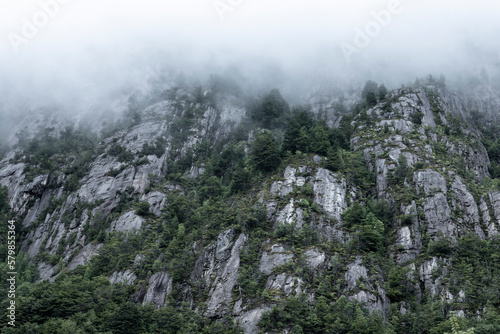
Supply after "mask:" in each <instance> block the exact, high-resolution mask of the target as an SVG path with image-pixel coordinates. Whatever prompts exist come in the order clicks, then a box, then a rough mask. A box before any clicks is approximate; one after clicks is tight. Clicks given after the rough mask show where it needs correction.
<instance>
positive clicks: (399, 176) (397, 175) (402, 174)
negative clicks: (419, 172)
mask: <svg viewBox="0 0 500 334" xmlns="http://www.w3.org/2000/svg"><path fill="white" fill-rule="evenodd" d="M409 172H410V171H409V168H408V163H407V160H406V157H405V156H404V155H403V154H400V155H399V158H398V167H397V168H396V170H395V171H394V181H395V182H396V184H402V183H403V182H404V180H405V179H406V177H407V176H408V174H409Z"/></svg>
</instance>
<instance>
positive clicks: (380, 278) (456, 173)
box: [0, 85, 500, 333]
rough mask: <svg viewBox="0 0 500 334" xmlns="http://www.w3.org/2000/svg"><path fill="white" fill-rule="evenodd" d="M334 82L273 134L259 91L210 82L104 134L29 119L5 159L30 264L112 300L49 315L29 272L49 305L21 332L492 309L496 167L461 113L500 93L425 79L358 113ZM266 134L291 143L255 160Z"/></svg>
mask: <svg viewBox="0 0 500 334" xmlns="http://www.w3.org/2000/svg"><path fill="white" fill-rule="evenodd" d="M278 94H279V93H278ZM321 94H322V93H321V91H320V90H317V91H315V92H313V93H312V94H311V95H310V98H309V102H311V103H312V104H313V107H312V108H311V109H312V113H310V114H308V113H307V112H304V111H302V112H301V110H302V109H297V110H295V111H294V112H293V113H291V114H287V112H283V113H281V114H280V113H277V114H276V115H275V119H273V122H271V123H269V124H274V125H272V126H268V127H270V130H271V131H272V132H270V131H269V130H262V129H261V128H259V126H262V124H261V123H259V120H255V117H253V115H254V114H253V110H254V109H252V108H259V106H261V107H262V106H265V103H264V102H262V104H259V103H257V104H256V106H255V105H253V106H252V105H251V106H250V107H244V103H242V102H241V96H239V95H238V94H234V93H227V92H226V93H224V94H219V95H218V97H217V98H214V93H213V92H212V91H210V90H207V91H205V92H203V91H202V90H201V88H197V89H192V90H189V89H187V90H177V89H173V90H170V91H168V94H164V95H162V96H163V98H162V99H160V101H159V102H156V103H154V104H152V105H150V106H148V107H146V108H144V109H142V110H137V111H135V110H134V112H132V113H131V116H132V119H131V120H129V123H127V124H126V126H123V127H122V128H119V129H115V130H114V131H108V132H106V131H105V132H104V135H102V136H100V137H98V136H97V135H95V134H92V132H86V131H84V129H83V128H79V127H74V128H71V127H69V128H68V127H67V125H68V124H67V123H58V124H52V125H51V126H52V128H48V125H47V124H44V123H42V124H40V128H39V130H35V129H29V131H31V132H33V133H35V132H36V131H39V132H38V136H39V137H38V138H37V140H26V142H24V143H23V142H21V143H19V144H18V147H17V148H16V149H14V150H12V151H11V152H9V153H8V154H7V155H6V156H5V157H4V158H3V159H2V161H0V184H1V185H4V186H6V187H7V189H8V203H9V206H10V208H11V212H10V214H11V215H12V216H13V217H14V219H15V220H16V221H17V225H18V226H17V229H18V230H17V231H18V235H19V242H18V244H19V245H20V249H19V251H20V252H24V253H27V254H28V257H29V259H31V260H28V257H26V258H23V259H24V260H23V261H25V262H26V263H29V262H30V261H31V262H33V263H36V267H37V269H38V275H35V274H34V275H33V276H32V277H29V278H26V279H25V280H26V281H30V280H32V281H34V280H38V281H43V280H49V281H50V282H53V283H52V284H53V285H52V287H58V286H59V285H60V284H66V285H67V286H70V287H74V286H75V284H80V285H81V284H84V285H85V286H86V287H87V286H88V289H89V294H91V295H93V296H94V297H93V298H95V303H96V304H99V303H100V302H102V300H108V302H109V303H110V305H113V306H110V308H108V309H105V308H104V309H103V310H106V312H104V313H102V315H98V316H97V318H95V314H94V315H92V316H91V315H90V314H91V310H94V311H95V310H96V306H88V305H87V304H85V305H84V306H82V309H81V310H80V312H83V313H84V314H85V315H84V316H82V318H77V317H76V316H75V315H74V314H73V313H71V312H69V313H64V312H62V313H61V314H64V316H58V315H57V314H58V313H57V312H55V313H54V314H48V315H47V314H43V312H42V311H41V310H42V309H43V307H42V306H43V305H51V303H54V301H53V300H52V301H49V299H48V298H47V297H44V298H41V297H39V298H41V300H42V301H45V303H46V304H44V302H42V303H41V304H40V305H41V306H30V305H28V304H29V303H28V301H29V300H31V298H34V296H37V292H36V291H37V289H39V287H40V286H45V285H44V284H48V283H46V282H45V283H44V282H40V283H33V282H26V284H27V286H28V287H27V288H26V290H25V291H24V292H23V293H22V294H21V297H19V298H20V305H21V306H20V310H21V312H24V314H30V313H31V314H34V315H36V317H35V318H34V319H35V320H33V321H30V320H28V319H25V320H23V321H24V322H23V324H22V326H25V327H21V329H20V330H23V328H24V330H25V329H26V328H30V327H29V326H32V327H33V328H34V327H36V328H39V329H40V328H48V327H47V326H49V325H48V324H49V323H50V322H51V321H52V322H57V321H68V322H70V321H71V322H72V324H73V323H74V324H75V326H77V327H78V326H80V327H82V326H83V323H85V324H86V325H85V326H87V325H88V324H92V326H93V328H94V330H95V331H96V332H104V331H107V330H109V331H112V332H116V333H119V332H120V331H119V330H117V329H116V328H117V327H116V326H117V325H116V323H117V321H118V320H117V319H121V318H120V317H121V316H123V314H129V313H130V314H132V315H133V316H137V317H141V319H143V322H144V323H143V324H142V325H141V326H142V329H141V330H142V331H144V332H147V333H149V332H160V329H159V328H164V332H165V333H174V332H189V330H191V332H201V331H202V328H204V327H205V329H204V330H205V331H207V332H213V333H216V332H224V331H225V332H227V333H229V332H231V331H234V332H237V331H238V329H237V324H239V326H241V328H242V330H243V331H244V332H245V333H256V332H258V331H259V329H262V330H264V331H266V332H286V331H293V332H300V330H302V331H303V332H305V333H312V332H315V331H316V332H340V333H351V332H357V333H383V332H385V333H387V332H395V333H422V332H425V331H429V330H431V329H434V330H451V329H450V327H449V326H450V322H449V320H447V318H448V316H449V311H450V310H455V311H458V312H459V314H461V315H462V316H464V317H466V319H468V320H464V321H463V322H464V323H466V322H468V323H469V325H471V326H472V325H474V326H477V328H479V329H481V328H486V327H485V326H490V325H491V324H494V323H495V321H496V320H495V319H498V316H497V315H495V312H498V308H499V306H500V300H499V298H498V296H499V295H500V291H499V289H500V281H499V280H500V264H499V263H498V261H497V259H498V256H499V255H500V240H499V238H498V237H497V236H498V234H499V232H498V231H499V230H500V191H499V188H498V185H499V182H498V180H497V179H492V177H491V175H490V173H489V170H488V167H489V166H490V158H489V156H488V152H487V150H486V149H485V147H484V145H483V143H482V140H483V135H482V133H481V132H480V129H478V128H476V127H475V126H474V124H473V123H472V122H467V121H466V120H467V119H468V118H467V117H468V116H467V115H468V113H469V112H471V110H470V108H471V103H472V104H473V105H474V108H481V109H478V110H479V111H478V112H480V113H483V112H484V113H487V114H488V115H489V114H491V110H490V109H491V105H490V104H486V103H485V102H484V101H481V102H478V101H476V100H473V99H472V98H471V97H465V96H463V95H461V94H458V93H451V92H449V91H447V90H445V89H444V88H442V87H441V88H440V87H437V86H432V85H427V86H421V87H414V88H405V89H399V90H395V91H392V92H389V93H387V95H385V96H383V97H381V98H378V99H377V100H378V101H376V103H375V104H373V105H372V106H371V107H369V106H368V105H367V104H366V102H364V101H363V100H358V102H355V101H356V97H355V96H354V95H350V96H349V97H348V99H347V102H346V103H347V104H348V106H349V108H350V109H351V110H353V112H352V113H348V112H347V111H346V110H345V109H347V107H346V105H344V104H343V103H342V99H338V97H332V96H324V97H321ZM336 94H337V93H336ZM269 96H271V97H273V98H274V99H275V100H273V99H271V98H269ZM269 96H268V99H271V100H270V101H271V103H277V102H276V101H277V100H276V99H278V102H279V104H276V105H283V101H281V100H280V99H281V98H280V97H279V96H278V97H277V98H276V94H275V93H273V94H270V95H269ZM263 101H268V100H266V98H264V99H263ZM273 101H274V102H273ZM344 101H346V100H344ZM471 101H473V102H471ZM474 101H475V102H474ZM486 105H488V107H486ZM483 109H484V110H483ZM283 110H286V108H284V109H283ZM488 117H489V116H488ZM318 119H319V120H318ZM252 120H253V122H252ZM321 120H324V122H323V121H321ZM269 134H271V135H274V137H276V138H277V139H278V141H279V142H281V145H282V148H287V149H282V151H281V153H280V154H279V155H278V156H277V157H276V159H277V160H276V161H277V163H276V164H271V167H269V166H268V165H263V166H265V168H264V167H259V163H260V161H259V160H258V158H256V153H255V152H256V151H259V150H260V151H265V152H271V153H269V154H273V153H272V152H273V151H272V150H270V149H269V147H267V146H266V147H260V148H259V147H256V145H257V142H258V138H259V137H264V136H266V135H269ZM271 137H272V136H271ZM325 143H327V144H325ZM269 145H271V146H272V145H276V143H273V142H270V143H269ZM325 145H326V146H325ZM56 148H57V149H56ZM290 148H291V149H290ZM264 149H265V150H264ZM268 149H269V150H268ZM287 151H288V152H287ZM278 153H279V152H278ZM266 154H267V153H266ZM258 157H259V158H261V155H258ZM268 167H269V168H268ZM26 266H28V264H26ZM30 270H32V271H36V270H34V269H33V268H31V269H30ZM4 274H5V273H2V275H4ZM103 276H104V277H105V279H104V280H103ZM478 279H480V282H478V281H477V280H478ZM79 280H81V281H79ZM104 281H105V282H104ZM75 282H79V283H75ZM82 282H86V283H82ZM108 282H111V284H112V285H111V287H108V286H109V283H108ZM86 289H87V288H86ZM99 289H101V290H102V289H104V290H105V289H111V290H109V292H108V295H106V296H104V294H102V295H100V297H95V295H96V294H98V293H97V292H96V291H100V290H99ZM113 289H115V290H113ZM119 289H123V290H119ZM106 291H108V290H106ZM117 291H118V292H117ZM112 296H115V297H112ZM118 296H119V297H118ZM72 298H74V299H75V300H79V298H80V297H78V296H74V297H72ZM99 298H102V300H101V299H99ZM106 298H109V299H106ZM100 300H101V301H100ZM127 301H132V302H133V304H130V303H127ZM75 303H76V301H75ZM56 304H57V303H56ZM77 304H78V303H77ZM57 305H59V306H57ZM57 305H56V306H54V307H55V308H56V309H57V308H58V307H60V308H64V306H60V305H63V304H57ZM79 305H80V304H79ZM82 305H83V304H82ZM127 310H128V311H127ZM130 310H132V311H130ZM134 310H135V311H134ZM134 312H136V313H134ZM162 312H163V313H162ZM169 312H170V313H169ZM176 312H178V313H179V315H178V317H181V318H177V316H176V317H174V316H172V314H173V313H176ZM138 314H140V315H138ZM147 314H149V315H147ZM132 315H131V316H132ZM477 316H479V318H480V319H486V320H484V321H483V322H481V321H479V320H478V318H477ZM93 317H94V318H93ZM148 317H149V318H148ZM153 318H154V319H153ZM61 319H63V320H61ZM82 319H83V320H82ZM148 319H149V320H148ZM181 319H182V320H181ZM422 319H428V320H426V321H423V320H422ZM488 319H489V320H488ZM492 319H493V320H492ZM174 321H182V322H186V324H184V325H182V326H181V325H179V324H174V323H173V322H174ZM188 323H191V325H192V326H193V327H190V328H191V329H188V328H187V327H185V326H188V325H187V324H188ZM191 325H189V326H191ZM37 326H38V327H37ZM44 326H45V327H44ZM68 326H69V325H68ZM89 326H90V325H89ZM114 326H115V327H114ZM154 326H156V327H154ZM183 326H184V327H183ZM196 326H198V327H196ZM481 326H483V327H481ZM491 326H493V325H491ZM82 328H83V327H82ZM89 328H90V327H89ZM436 328H437V329H436ZM491 328H493V330H494V329H495V328H497V327H491Z"/></svg>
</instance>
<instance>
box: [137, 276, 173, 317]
mask: <svg viewBox="0 0 500 334" xmlns="http://www.w3.org/2000/svg"><path fill="white" fill-rule="evenodd" d="M170 292H172V277H171V276H170V275H169V274H168V273H166V272H159V273H155V274H153V275H152V276H151V277H150V278H149V283H148V289H147V292H146V295H145V296H144V300H143V301H142V304H148V303H153V304H154V305H156V307H157V308H158V307H161V306H165V303H166V298H167V296H168V295H169V294H170Z"/></svg>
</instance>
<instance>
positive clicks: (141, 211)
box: [135, 202, 151, 217]
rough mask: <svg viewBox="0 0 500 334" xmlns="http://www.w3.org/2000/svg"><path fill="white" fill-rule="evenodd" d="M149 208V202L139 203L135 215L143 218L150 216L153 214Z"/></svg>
mask: <svg viewBox="0 0 500 334" xmlns="http://www.w3.org/2000/svg"><path fill="white" fill-rule="evenodd" d="M149 207H150V204H149V203H148V202H139V203H137V210H136V211H135V213H136V214H138V215H139V216H143V217H146V216H149V215H150V214H151V212H150V211H149Z"/></svg>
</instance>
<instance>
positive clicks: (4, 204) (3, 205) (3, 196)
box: [0, 186, 9, 214]
mask: <svg viewBox="0 0 500 334" xmlns="http://www.w3.org/2000/svg"><path fill="white" fill-rule="evenodd" d="M7 196H8V189H7V187H6V186H1V187H0V214H2V213H3V214H5V213H7V211H8V210H9V202H8V198H7Z"/></svg>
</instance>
